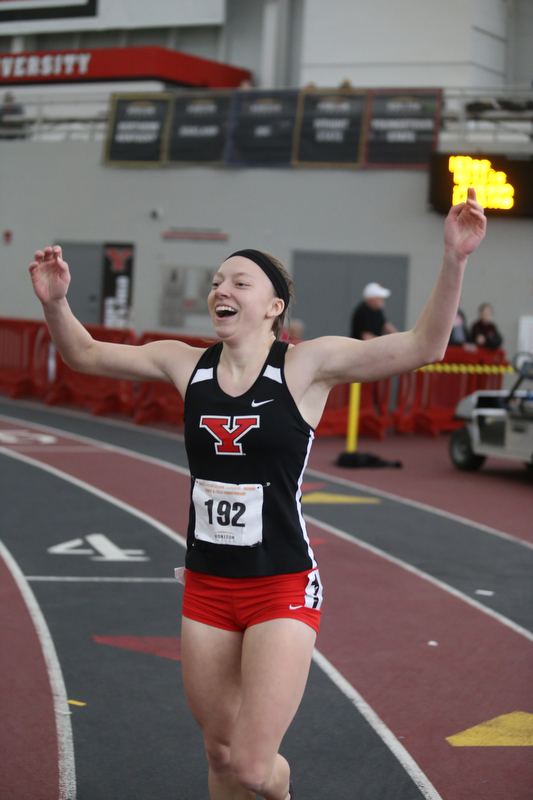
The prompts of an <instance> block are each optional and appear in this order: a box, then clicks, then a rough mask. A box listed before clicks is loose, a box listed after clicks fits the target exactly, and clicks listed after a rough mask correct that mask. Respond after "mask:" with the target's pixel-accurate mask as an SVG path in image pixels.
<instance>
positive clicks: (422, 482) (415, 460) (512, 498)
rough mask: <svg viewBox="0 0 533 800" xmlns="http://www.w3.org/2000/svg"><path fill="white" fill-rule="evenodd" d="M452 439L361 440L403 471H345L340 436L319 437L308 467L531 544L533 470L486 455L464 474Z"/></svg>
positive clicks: (362, 447) (365, 450)
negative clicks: (452, 457)
mask: <svg viewBox="0 0 533 800" xmlns="http://www.w3.org/2000/svg"><path fill="white" fill-rule="evenodd" d="M448 442H449V437H447V436H441V437H440V438H438V439H429V438H426V437H425V436H409V435H406V436H391V437H390V438H388V439H386V440H385V441H384V442H379V441H376V440H375V439H366V438H365V439H360V440H359V443H358V450H360V451H361V452H362V453H373V454H375V455H377V456H381V457H382V458H385V459H389V460H391V461H395V460H398V459H399V460H401V461H403V464H404V469H343V468H342V467H337V466H335V460H336V459H337V457H338V456H339V454H340V453H342V452H343V451H344V449H345V441H344V439H343V438H342V437H340V436H338V437H337V436H335V437H321V438H318V439H316V440H315V442H314V444H313V449H312V451H311V458H310V461H309V466H310V467H311V468H313V469H317V470H321V471H323V472H328V473H329V474H330V475H336V476H338V477H341V478H344V479H348V480H352V481H356V482H357V483H362V484H364V485H365V486H371V487H373V488H375V489H382V490H384V491H387V492H391V493H392V494H396V495H399V496H400V497H406V498H409V499H410V500H417V501H418V502H419V503H426V504H427V505H430V506H434V507H435V508H440V509H442V510H443V511H449V512H451V513H453V514H458V515H459V516H461V517H466V518H467V519H471V520H473V521H475V522H480V523H481V524H482V525H488V526H489V527H491V528H496V529H497V530H500V531H503V532H504V533H510V534H512V535H513V536H518V537H519V538H521V539H526V540H527V541H528V542H531V543H533V522H532V515H531V509H532V508H533V473H531V472H529V471H528V470H526V468H525V467H524V465H523V464H521V463H520V462H517V461H509V460H507V459H499V458H488V459H487V461H486V463H485V466H484V467H482V469H481V471H480V472H460V471H459V470H457V469H455V467H454V466H453V465H452V463H451V461H450V457H449V455H448ZM532 796H533V795H532Z"/></svg>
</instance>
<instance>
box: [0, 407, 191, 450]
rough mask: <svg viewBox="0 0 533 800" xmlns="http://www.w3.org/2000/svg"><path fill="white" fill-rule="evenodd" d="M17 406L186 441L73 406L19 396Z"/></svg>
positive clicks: (178, 436)
mask: <svg viewBox="0 0 533 800" xmlns="http://www.w3.org/2000/svg"><path fill="white" fill-rule="evenodd" d="M15 403H16V405H17V406H24V407H25V408H30V409H32V410H33V411H46V412H48V413H49V414H61V415H64V416H66V417H74V419H81V420H84V421H85V422H98V423H102V424H103V425H108V426H110V427H112V428H125V429H126V430H130V431H136V433H147V434H148V435H153V436H159V437H161V438H163V439H175V440H176V441H178V442H184V441H185V437H184V436H183V434H182V433H173V431H165V430H160V429H159V428H152V427H150V426H149V425H136V424H135V422H126V421H125V420H122V419H112V418H109V417H101V416H94V415H93V414H91V412H90V411H85V412H84V411H75V410H74V409H72V408H61V407H60V406H45V405H44V404H40V403H36V402H32V401H31V400H21V399H19V398H17V400H16V401H15ZM1 404H4V405H10V404H13V400H10V399H8V398H5V397H0V405H1ZM27 422H28V424H29V425H38V423H37V422H29V420H27Z"/></svg>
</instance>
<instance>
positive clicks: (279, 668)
mask: <svg viewBox="0 0 533 800" xmlns="http://www.w3.org/2000/svg"><path fill="white" fill-rule="evenodd" d="M315 640H316V634H315V632H314V630H313V629H312V628H310V627H309V626H308V625H306V624H305V623H304V622H300V621H299V620H293V619H274V620H269V621H268V622H262V623H260V624H259V625H253V626H251V627H250V628H248V629H247V630H246V631H245V634H244V639H243V649H242V700H241V705H240V709H239V713H238V715H237V718H236V720H235V725H234V730H233V736H232V740H231V763H232V766H233V769H234V772H235V774H236V776H237V778H238V779H239V781H240V782H241V783H242V784H243V785H244V786H247V787H248V788H249V789H250V790H251V791H253V792H256V793H257V794H259V795H260V796H261V797H263V798H265V800H286V799H287V798H288V794H289V775H290V770H289V765H288V764H287V761H286V760H285V759H284V758H283V757H282V756H280V755H279V753H278V748H279V746H280V744H281V740H282V739H283V736H284V735H285V732H286V730H287V728H288V727H289V725H290V723H291V722H292V719H293V717H294V715H295V713H296V711H297V709H298V706H299V705H300V701H301V699H302V695H303V693H304V689H305V684H306V681H307V676H308V674H309V667H310V664H311V656H312V653H313V647H314V644H315Z"/></svg>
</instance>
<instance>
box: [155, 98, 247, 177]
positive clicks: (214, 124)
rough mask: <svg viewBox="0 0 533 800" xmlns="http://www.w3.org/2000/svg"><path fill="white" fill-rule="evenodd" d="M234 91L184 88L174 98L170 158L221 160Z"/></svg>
mask: <svg viewBox="0 0 533 800" xmlns="http://www.w3.org/2000/svg"><path fill="white" fill-rule="evenodd" d="M232 102H233V92H206V91H202V92H184V93H183V94H178V95H177V96H176V97H175V98H174V103H173V108H172V113H171V122H170V134H169V144H168V155H167V159H168V161H171V162H174V163H179V162H184V163H188V164H192V163H196V164H206V163H211V164H215V163H222V162H223V161H224V151H225V148H226V140H227V135H228V127H229V120H230V113H231V106H232Z"/></svg>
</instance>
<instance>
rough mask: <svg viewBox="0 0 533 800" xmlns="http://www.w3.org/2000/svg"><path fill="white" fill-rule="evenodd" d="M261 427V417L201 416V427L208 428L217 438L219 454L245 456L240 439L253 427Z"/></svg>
mask: <svg viewBox="0 0 533 800" xmlns="http://www.w3.org/2000/svg"><path fill="white" fill-rule="evenodd" d="M258 427H259V417H256V416H253V417H209V416H207V415H205V416H202V417H200V428H206V429H207V430H208V431H209V433H210V434H211V436H213V437H214V438H215V439H216V444H215V451H216V453H217V455H225V456H243V455H245V453H243V450H242V444H241V443H240V441H239V440H240V439H242V437H243V436H244V435H245V434H246V433H248V431H250V430H251V429H252V428H258Z"/></svg>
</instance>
